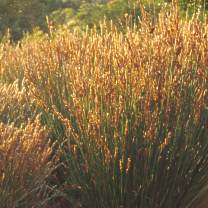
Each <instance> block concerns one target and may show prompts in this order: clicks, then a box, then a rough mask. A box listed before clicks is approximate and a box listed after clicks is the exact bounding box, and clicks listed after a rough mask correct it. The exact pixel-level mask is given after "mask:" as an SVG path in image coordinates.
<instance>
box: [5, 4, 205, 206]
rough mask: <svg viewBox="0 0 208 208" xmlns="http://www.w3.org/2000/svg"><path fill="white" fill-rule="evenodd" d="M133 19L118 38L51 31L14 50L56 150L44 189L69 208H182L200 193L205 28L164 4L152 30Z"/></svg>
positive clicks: (110, 31) (111, 32) (114, 32)
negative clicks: (50, 185)
mask: <svg viewBox="0 0 208 208" xmlns="http://www.w3.org/2000/svg"><path fill="white" fill-rule="evenodd" d="M140 10H141V14H142V16H141V17H140V18H139V20H138V24H137V25H134V26H132V27H130V26H129V27H128V25H127V28H126V32H125V33H121V32H119V31H118V29H117V28H116V27H115V26H114V25H113V24H112V23H109V22H107V21H106V22H103V23H102V24H101V25H100V27H99V31H98V30H96V28H93V29H87V30H86V31H85V32H83V33H80V32H76V31H74V32H69V31H67V30H62V31H56V32H53V31H52V29H51V33H50V35H49V36H48V38H45V37H44V39H43V40H41V39H38V40H35V39H34V40H30V41H28V42H27V41H25V42H24V43H22V45H21V48H19V49H17V48H14V51H13V53H15V50H20V52H19V53H17V54H16V55H17V56H18V60H21V61H20V63H21V70H22V71H23V74H24V78H25V83H26V86H27V90H28V93H29V95H30V96H31V98H32V99H34V101H35V104H36V105H37V106H38V107H39V108H40V109H41V110H42V112H43V115H44V119H43V120H44V122H45V124H46V125H47V126H48V127H50V129H52V135H54V137H53V138H56V139H57V141H58V143H59V146H60V149H61V156H60V161H61V163H60V165H59V167H58V168H57V169H56V171H54V172H53V174H54V175H53V176H54V177H55V179H56V180H53V182H55V183H56V184H57V187H58V189H59V190H58V192H59V193H60V194H61V197H62V199H63V198H64V200H65V201H67V203H68V204H71V205H76V207H86V208H89V207H92V208H98V207H99V208H106V207H110V208H111V207H112V208H113V207H125V208H132V207H137V208H148V207H150V208H152V207H154V208H166V207H168V208H185V207H186V208H188V207H191V206H192V199H193V198H194V197H195V198H197V196H198V194H199V193H200V191H201V190H204V187H206V186H207V185H208V175H207V171H208V24H207V21H201V20H200V18H199V14H197V13H196V14H194V15H193V17H192V18H191V19H188V18H187V19H180V18H179V13H180V11H179V8H178V6H177V4H174V3H173V5H172V8H171V10H170V11H169V12H166V11H164V10H163V9H161V12H160V14H159V15H158V19H157V21H156V22H155V24H154V25H153V24H152V22H151V16H150V15H149V14H148V13H147V12H146V11H145V10H144V8H143V7H142V6H141V8H140ZM126 18H128V17H126ZM5 56H6V55H5ZM7 63H8V64H7V67H8V68H9V65H10V59H9V56H8V59H7ZM4 64H5V63H3V62H2V65H1V67H2V68H4ZM11 66H13V61H12V60H11ZM16 70H19V69H17V68H16ZM4 72H5V71H4ZM16 74H18V73H16ZM3 75H4V80H6V79H5V78H6V77H7V74H6V73H4V74H3ZM3 75H2V76H3ZM51 127H52V128H51Z"/></svg>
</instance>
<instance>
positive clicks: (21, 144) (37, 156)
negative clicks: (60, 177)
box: [0, 119, 54, 208]
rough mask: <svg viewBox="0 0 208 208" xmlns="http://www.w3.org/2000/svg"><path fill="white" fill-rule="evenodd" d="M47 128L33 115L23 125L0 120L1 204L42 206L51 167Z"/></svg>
mask: <svg viewBox="0 0 208 208" xmlns="http://www.w3.org/2000/svg"><path fill="white" fill-rule="evenodd" d="M47 135H48V133H47V131H46V129H44V128H43V127H41V125H40V123H39V122H38V120H37V119H36V120H35V122H34V123H28V124H27V125H26V126H25V127H24V128H16V127H15V126H14V125H12V124H10V125H7V124H3V123H0V156H1V158H0V201H1V207H2V208H17V207H21V208H23V207H43V205H44V203H45V202H46V201H47V197H49V195H48V194H49V193H51V190H50V189H49V188H48V187H49V186H48V185H47V184H46V179H47V178H48V177H49V175H50V174H51V172H52V170H53V166H54V164H53V163H52V161H49V158H51V152H52V150H51V147H50V144H49V141H48V136H47Z"/></svg>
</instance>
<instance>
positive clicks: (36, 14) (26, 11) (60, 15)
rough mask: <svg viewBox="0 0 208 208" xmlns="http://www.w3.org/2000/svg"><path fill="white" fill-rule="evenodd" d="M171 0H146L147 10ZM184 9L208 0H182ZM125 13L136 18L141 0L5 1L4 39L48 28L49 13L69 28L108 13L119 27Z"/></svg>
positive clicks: (1, 5) (1, 6)
mask: <svg viewBox="0 0 208 208" xmlns="http://www.w3.org/2000/svg"><path fill="white" fill-rule="evenodd" d="M170 2H171V1H170V0H143V3H144V4H145V6H146V8H147V10H149V11H151V13H152V14H153V16H155V15H156V14H157V13H158V12H159V10H160V7H161V4H162V3H167V4H169V3H170ZM179 5H180V6H181V8H182V9H183V10H184V11H187V9H188V10H189V13H190V14H192V13H193V12H194V11H196V10H197V9H198V8H199V7H200V8H203V9H207V8H208V2H207V1H206V0H179ZM125 13H128V14H129V13H131V14H133V15H134V16H135V17H136V18H137V16H138V15H139V13H138V0H131V1H128V0H85V1H83V0H1V1H0V38H2V36H4V35H5V33H6V32H7V31H8V29H10V33H11V35H12V39H14V40H19V39H20V38H22V36H23V34H24V33H27V32H31V31H32V30H33V29H34V28H35V27H38V28H39V29H41V30H42V31H44V32H47V31H48V22H47V21H46V16H48V17H49V20H50V21H51V22H52V23H53V24H54V25H60V24H61V25H62V24H65V26H66V25H67V27H68V28H69V29H73V28H81V29H83V28H85V27H86V25H89V26H93V25H94V24H96V25H98V24H99V21H100V20H102V19H103V17H104V16H105V17H106V18H108V19H112V20H113V21H114V22H115V23H117V26H118V25H120V23H121V22H122V20H123V16H124V14H125Z"/></svg>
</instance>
